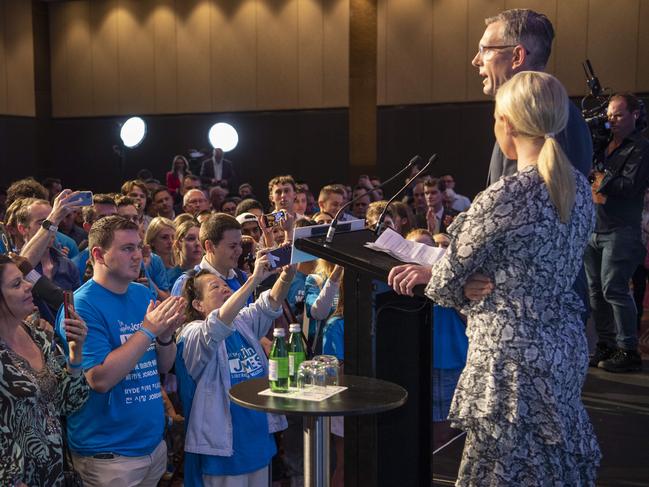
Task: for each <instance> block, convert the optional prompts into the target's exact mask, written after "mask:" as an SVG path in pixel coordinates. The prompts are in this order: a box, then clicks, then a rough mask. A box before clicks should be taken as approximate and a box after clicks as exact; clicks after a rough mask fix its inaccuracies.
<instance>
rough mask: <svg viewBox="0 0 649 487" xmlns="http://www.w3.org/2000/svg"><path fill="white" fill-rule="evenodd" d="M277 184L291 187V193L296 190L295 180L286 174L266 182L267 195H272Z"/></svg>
mask: <svg viewBox="0 0 649 487" xmlns="http://www.w3.org/2000/svg"><path fill="white" fill-rule="evenodd" d="M279 184H290V185H291V186H293V191H295V189H296V185H295V179H293V176H291V175H290V174H287V175H285V176H275V177H274V178H273V179H271V180H270V181H268V194H270V195H272V194H273V187H274V186H277V185H279Z"/></svg>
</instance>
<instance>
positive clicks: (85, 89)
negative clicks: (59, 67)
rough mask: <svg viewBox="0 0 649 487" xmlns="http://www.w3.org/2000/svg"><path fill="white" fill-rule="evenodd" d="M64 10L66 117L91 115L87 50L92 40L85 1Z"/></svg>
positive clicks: (91, 75) (89, 52)
mask: <svg viewBox="0 0 649 487" xmlns="http://www.w3.org/2000/svg"><path fill="white" fill-rule="evenodd" d="M62 7H63V8H65V13H64V16H65V20H64V22H65V27H66V30H65V34H64V42H65V50H66V54H65V60H66V63H65V78H64V80H65V81H64V83H65V88H64V89H65V92H66V94H67V98H66V107H65V114H66V116H76V115H88V114H90V115H94V111H93V84H94V80H93V61H92V51H91V49H88V46H90V45H91V41H92V39H93V35H92V32H93V29H92V27H91V25H90V16H91V8H90V5H89V4H88V3H85V2H71V3H68V4H65V5H64V6H63V5H62Z"/></svg>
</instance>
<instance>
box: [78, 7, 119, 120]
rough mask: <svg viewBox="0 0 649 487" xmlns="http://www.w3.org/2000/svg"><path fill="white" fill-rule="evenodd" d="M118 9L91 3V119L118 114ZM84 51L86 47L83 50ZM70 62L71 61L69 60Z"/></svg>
mask: <svg viewBox="0 0 649 487" xmlns="http://www.w3.org/2000/svg"><path fill="white" fill-rule="evenodd" d="M118 20H119V9H118V2H117V0H102V1H93V2H90V28H91V32H92V42H91V43H89V44H90V46H91V51H90V52H92V87H93V91H94V92H93V97H92V99H93V111H92V115H115V114H119V113H120V111H119V81H120V75H119V35H118V32H119V31H118ZM86 50H87V47H86ZM70 59H74V57H73V56H70Z"/></svg>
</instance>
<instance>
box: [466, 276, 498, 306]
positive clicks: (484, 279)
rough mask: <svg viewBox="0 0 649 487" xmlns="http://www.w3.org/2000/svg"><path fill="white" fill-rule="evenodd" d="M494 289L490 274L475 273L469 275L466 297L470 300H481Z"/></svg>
mask: <svg viewBox="0 0 649 487" xmlns="http://www.w3.org/2000/svg"><path fill="white" fill-rule="evenodd" d="M493 290H494V284H493V282H492V281H491V279H490V278H489V277H488V276H485V275H484V274H480V273H477V272H476V273H475V274H472V275H471V276H469V278H468V279H467V281H466V283H465V284H464V297H466V298H467V299H468V300H469V301H480V300H482V299H484V298H486V297H487V296H489V295H490V294H491V293H492V292H493Z"/></svg>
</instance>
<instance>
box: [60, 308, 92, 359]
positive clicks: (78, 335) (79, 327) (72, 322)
mask: <svg viewBox="0 0 649 487" xmlns="http://www.w3.org/2000/svg"><path fill="white" fill-rule="evenodd" d="M69 312H70V316H71V317H72V318H65V319H64V320H63V329H64V330H65V339H66V340H67V342H68V347H69V349H70V363H72V364H80V363H81V360H82V358H83V344H84V343H85V342H86V336H87V335H88V326H87V325H86V322H85V321H83V318H81V316H79V315H78V314H77V312H76V311H74V310H72V309H70V310H69Z"/></svg>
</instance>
